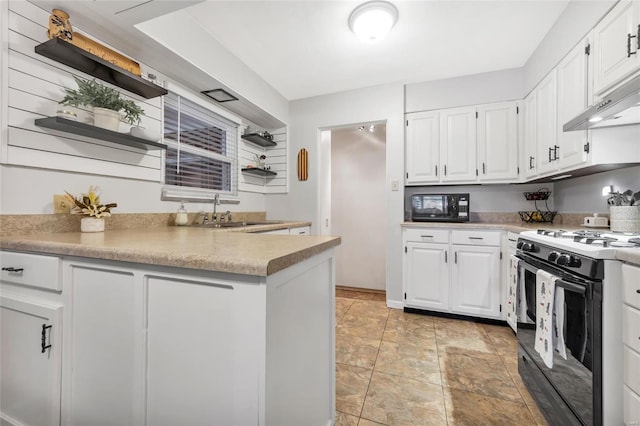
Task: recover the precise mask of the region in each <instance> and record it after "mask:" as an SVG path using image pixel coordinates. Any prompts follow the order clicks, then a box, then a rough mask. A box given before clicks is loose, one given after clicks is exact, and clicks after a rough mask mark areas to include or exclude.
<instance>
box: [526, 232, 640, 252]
mask: <svg viewBox="0 0 640 426" xmlns="http://www.w3.org/2000/svg"><path fill="white" fill-rule="evenodd" d="M520 238H522V239H526V240H530V241H533V242H538V243H543V244H545V245H547V246H550V247H552V248H556V249H558V250H561V251H563V252H564V251H566V252H568V253H571V254H579V255H582V256H588V257H590V258H592V259H615V251H616V249H618V248H638V249H640V234H628V233H618V232H596V231H563V230H545V229H539V230H537V231H525V232H522V233H521V234H520Z"/></svg>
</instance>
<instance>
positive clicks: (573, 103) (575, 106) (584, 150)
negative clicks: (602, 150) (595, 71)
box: [554, 37, 591, 169]
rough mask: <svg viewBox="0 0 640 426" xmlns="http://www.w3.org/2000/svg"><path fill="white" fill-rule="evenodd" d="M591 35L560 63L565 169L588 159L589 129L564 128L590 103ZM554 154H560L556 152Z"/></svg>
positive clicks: (561, 147) (561, 140) (561, 148)
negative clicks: (569, 129) (567, 129)
mask: <svg viewBox="0 0 640 426" xmlns="http://www.w3.org/2000/svg"><path fill="white" fill-rule="evenodd" d="M589 46H590V43H589V37H587V38H585V39H584V40H583V41H582V42H581V43H578V44H577V45H576V46H575V47H574V48H573V49H572V50H571V51H570V52H569V53H568V54H567V56H565V57H564V59H563V60H562V61H561V62H560V64H558V66H557V67H556V69H557V73H558V76H557V77H558V99H557V105H558V123H557V135H558V136H557V140H558V143H557V145H558V153H557V155H555V157H557V161H558V167H559V168H561V169H564V168H567V167H572V166H578V165H581V164H585V163H586V162H587V161H588V156H589V152H590V150H589V149H588V147H589V145H588V140H587V136H588V135H587V133H588V132H587V131H586V130H580V131H572V132H563V131H562V126H563V125H564V123H566V122H567V121H569V120H571V119H572V118H574V117H575V116H577V115H579V114H580V113H582V111H584V110H585V109H586V108H587V107H588V106H589V103H590V102H589V84H590V76H589V68H590V67H589V64H590V62H591V61H590V55H589V51H590V47H589ZM554 154H556V153H555V152H554Z"/></svg>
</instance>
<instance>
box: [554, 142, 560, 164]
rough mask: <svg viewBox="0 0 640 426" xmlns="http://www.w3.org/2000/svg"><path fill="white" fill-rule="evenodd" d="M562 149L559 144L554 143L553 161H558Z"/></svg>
mask: <svg viewBox="0 0 640 426" xmlns="http://www.w3.org/2000/svg"><path fill="white" fill-rule="evenodd" d="M559 149H560V147H559V146H558V145H554V146H553V161H556V160H557V159H558V150H559Z"/></svg>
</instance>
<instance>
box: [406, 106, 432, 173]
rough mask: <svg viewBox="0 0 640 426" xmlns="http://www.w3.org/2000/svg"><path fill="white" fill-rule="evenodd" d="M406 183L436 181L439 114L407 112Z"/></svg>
mask: <svg viewBox="0 0 640 426" xmlns="http://www.w3.org/2000/svg"><path fill="white" fill-rule="evenodd" d="M406 124H407V135H406V167H407V169H406V183H407V185H412V184H420V183H428V182H437V181H438V180H440V177H439V176H438V166H439V164H440V114H439V113H438V112H437V111H426V112H418V113H412V114H407V120H406Z"/></svg>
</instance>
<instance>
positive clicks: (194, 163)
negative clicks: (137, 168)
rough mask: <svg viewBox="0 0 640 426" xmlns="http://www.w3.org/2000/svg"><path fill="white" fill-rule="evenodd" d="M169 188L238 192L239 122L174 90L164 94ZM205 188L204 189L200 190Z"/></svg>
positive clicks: (190, 191)
mask: <svg viewBox="0 0 640 426" xmlns="http://www.w3.org/2000/svg"><path fill="white" fill-rule="evenodd" d="M163 127H164V131H163V140H164V143H165V144H166V145H167V150H166V160H165V190H166V189H170V190H171V192H172V193H174V194H175V193H178V194H180V192H181V190H183V191H182V192H183V193H184V194H185V197H184V198H193V197H191V196H190V195H193V194H194V190H196V191H198V192H199V193H200V197H197V198H201V197H207V193H211V194H213V193H226V194H229V195H236V194H237V188H238V182H237V180H238V170H237V167H238V166H237V164H238V159H237V146H238V125H237V124H236V123H234V122H233V121H231V120H229V119H227V118H225V117H223V116H221V115H219V114H217V113H215V112H214V111H212V110H209V109H207V108H206V107H204V106H203V105H201V104H200V103H196V102H193V101H191V100H190V99H188V98H185V97H184V96H181V95H178V94H176V93H174V92H169V94H167V95H165V96H164V120H163ZM200 190H201V192H200Z"/></svg>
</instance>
